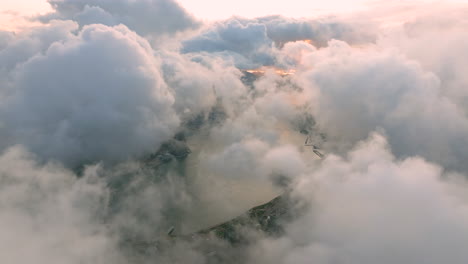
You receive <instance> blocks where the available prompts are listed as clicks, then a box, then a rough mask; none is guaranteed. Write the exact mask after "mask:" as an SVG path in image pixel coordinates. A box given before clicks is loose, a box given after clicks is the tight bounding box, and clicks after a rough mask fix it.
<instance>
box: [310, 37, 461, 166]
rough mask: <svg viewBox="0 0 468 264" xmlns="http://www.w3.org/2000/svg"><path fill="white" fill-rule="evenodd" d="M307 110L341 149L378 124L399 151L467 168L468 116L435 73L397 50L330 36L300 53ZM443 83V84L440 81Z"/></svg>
mask: <svg viewBox="0 0 468 264" xmlns="http://www.w3.org/2000/svg"><path fill="white" fill-rule="evenodd" d="M305 60H306V61H307V62H306V64H308V65H307V67H310V68H311V70H309V71H307V72H306V73H304V75H303V76H302V77H301V78H304V82H305V85H307V86H308V87H309V88H310V89H311V93H312V94H313V96H312V97H313V98H312V109H313V110H312V111H313V113H314V116H315V118H316V121H317V125H318V127H320V128H321V129H323V131H324V132H325V133H326V134H327V135H328V136H329V140H330V141H331V142H330V144H332V145H335V146H336V147H337V148H342V149H343V148H344V149H346V147H347V146H352V145H353V144H354V143H356V142H357V141H359V140H363V139H365V138H366V137H367V136H368V134H369V133H370V132H372V131H374V130H376V129H384V130H385V132H386V134H387V135H388V138H389V141H390V145H391V146H392V149H393V151H394V152H395V154H397V155H399V156H412V155H421V156H423V157H426V158H428V159H429V160H431V161H435V162H437V163H439V164H442V165H444V167H446V168H451V169H460V170H463V171H468V168H467V167H466V164H465V162H464V161H465V160H466V159H467V158H468V156H467V155H468V153H467V152H466V151H465V149H466V147H467V146H468V138H467V137H466V135H467V132H468V119H467V118H466V116H465V114H464V112H463V110H462V109H460V108H459V107H458V106H457V105H456V104H455V103H454V102H453V101H451V100H450V99H449V98H447V97H444V96H443V95H442V91H441V90H443V89H444V88H445V87H443V86H442V87H441V82H440V79H439V78H438V76H437V75H434V74H433V73H431V72H425V71H424V70H423V69H422V68H421V66H420V65H419V64H418V63H417V62H415V61H411V60H408V59H406V58H405V57H404V56H403V55H400V54H398V53H397V52H392V51H386V50H381V49H378V48H377V47H368V48H367V49H365V50H361V49H355V48H351V47H350V46H349V45H348V44H346V43H344V42H338V41H334V42H332V43H330V45H329V47H328V48H326V49H322V50H319V51H318V52H315V53H311V54H310V56H309V57H307V58H306V59H305ZM442 85H443V84H442Z"/></svg>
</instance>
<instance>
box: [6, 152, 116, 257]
mask: <svg viewBox="0 0 468 264" xmlns="http://www.w3.org/2000/svg"><path fill="white" fill-rule="evenodd" d="M0 167H1V168H0V175H1V176H0V180H1V182H2V184H1V186H0V191H1V194H0V197H1V202H0V209H1V210H0V211H1V212H0V246H1V247H2V249H3V250H1V252H0V259H2V261H4V262H8V263H31V262H34V263H40V264H43V263H44V264H45V263H57V264H58V263H64V262H66V263H122V262H120V256H119V253H118V251H116V247H115V243H116V241H115V239H114V238H113V237H112V236H111V235H110V234H109V233H108V232H107V230H106V228H105V227H104V226H103V225H102V224H100V222H99V218H100V217H99V216H100V215H101V214H102V213H103V211H102V209H103V208H105V207H106V201H107V199H108V193H107V192H106V191H105V186H104V185H103V183H102V182H101V181H100V179H99V177H98V175H97V174H96V171H97V168H96V167H89V168H88V169H87V170H86V171H85V172H84V175H83V177H82V178H80V179H77V178H76V176H75V175H74V174H73V173H71V172H70V171H68V170H67V169H65V168H63V167H62V166H60V165H57V164H53V163H47V164H45V165H39V164H38V163H37V162H36V161H35V158H34V156H33V155H31V154H29V153H27V152H26V151H25V150H24V149H23V148H21V147H19V146H16V147H13V148H10V149H8V150H7V151H6V152H4V153H2V155H1V156H0Z"/></svg>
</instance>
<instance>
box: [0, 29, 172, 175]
mask: <svg viewBox="0 0 468 264" xmlns="http://www.w3.org/2000/svg"><path fill="white" fill-rule="evenodd" d="M152 53H153V50H152V49H151V47H150V46H149V44H148V42H147V41H146V40H144V39H143V38H141V37H139V36H138V35H136V34H135V33H133V32H131V31H129V30H128V29H127V28H126V27H125V26H117V27H113V28H111V27H107V26H103V25H92V26H87V27H85V28H83V30H82V31H80V32H79V33H78V35H69V38H68V39H66V40H64V41H62V42H55V43H53V44H51V46H50V47H49V48H48V49H47V51H46V52H45V53H44V54H38V55H37V56H34V57H32V58H30V59H29V60H28V61H27V62H25V63H24V64H22V65H21V66H20V67H18V68H17V69H16V70H15V72H14V73H13V74H14V76H15V77H14V87H15V90H14V91H13V94H11V95H10V96H8V98H7V99H5V102H4V103H3V107H2V111H1V115H2V120H3V122H2V123H3V124H2V125H3V128H4V133H5V134H6V138H5V139H4V140H3V142H2V145H3V146H8V145H11V144H23V145H24V146H26V147H27V148H28V149H30V150H31V151H33V152H34V153H37V154H39V156H40V157H41V158H44V159H57V160H59V161H62V162H64V163H65V164H67V165H70V166H76V165H80V164H82V163H84V162H93V161H99V160H107V161H118V160H122V159H126V158H129V157H135V156H139V155H142V154H145V153H149V152H152V151H155V150H156V149H157V147H158V145H159V144H160V143H162V142H163V141H165V140H166V139H168V138H170V137H171V136H172V134H173V133H174V130H175V128H176V127H177V126H178V117H177V115H176V114H175V112H174V111H173V109H172V105H173V103H174V98H173V96H172V94H171V93H170V91H169V90H168V88H167V86H166V84H165V82H164V80H163V79H162V77H161V75H160V72H159V65H160V64H159V62H158V61H157V60H156V59H155V58H154V56H153V55H152Z"/></svg>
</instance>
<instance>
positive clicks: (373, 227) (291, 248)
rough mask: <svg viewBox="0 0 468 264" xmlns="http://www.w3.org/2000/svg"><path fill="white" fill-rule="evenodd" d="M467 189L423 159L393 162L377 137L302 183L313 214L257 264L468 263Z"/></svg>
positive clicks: (268, 247)
mask: <svg viewBox="0 0 468 264" xmlns="http://www.w3.org/2000/svg"><path fill="white" fill-rule="evenodd" d="M466 184H467V183H466V180H465V179H462V178H460V177H459V175H458V176H457V175H447V174H443V173H442V169H441V168H440V167H439V166H437V165H434V164H431V163H428V162H427V161H425V160H423V159H421V158H419V157H412V158H408V159H404V160H398V159H395V157H394V156H393V155H392V154H391V153H390V149H389V147H388V144H387V142H386V140H385V138H384V137H383V136H381V135H379V134H373V135H372V136H371V137H370V139H368V140H367V141H365V142H362V143H360V144H359V145H358V146H357V147H356V148H355V149H353V150H352V151H351V152H349V153H348V154H347V155H346V156H345V157H338V156H329V157H328V158H327V159H326V160H324V162H323V163H322V164H321V165H320V166H319V167H318V168H316V169H315V170H314V171H313V172H311V173H310V174H308V175H306V176H304V177H303V178H301V180H300V181H299V183H298V185H297V193H296V194H297V195H299V196H301V197H303V198H304V200H305V201H308V202H310V206H311V210H310V211H309V212H308V213H307V214H306V215H304V216H303V217H301V218H299V219H298V220H297V221H295V222H294V223H292V224H291V225H290V226H289V228H288V232H287V235H285V236H284V237H283V238H280V239H278V240H265V241H263V242H262V243H260V244H259V245H258V247H256V248H254V249H253V250H252V263H310V261H311V260H313V261H314V263H319V264H325V263H338V264H340V263H351V264H357V263H363V264H367V263H376V262H378V263H384V264H387V263H388V264H390V263H441V262H450V263H464V262H465V261H466V259H467V258H468V255H467V253H466V250H465V249H464V244H466V243H467V240H468V225H467V224H466V223H467V217H468V203H467V202H468V200H467V198H468V197H467V195H466V188H467V185H466Z"/></svg>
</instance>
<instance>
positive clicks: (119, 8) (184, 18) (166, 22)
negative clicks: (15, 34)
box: [40, 0, 199, 36]
mask: <svg viewBox="0 0 468 264" xmlns="http://www.w3.org/2000/svg"><path fill="white" fill-rule="evenodd" d="M49 3H50V4H51V6H52V8H53V9H55V12H53V13H50V14H47V15H45V16H42V17H40V19H41V20H42V21H49V20H50V19H70V20H75V21H77V22H78V23H79V24H80V25H81V26H84V25H89V24H105V25H108V26H115V25H117V24H125V25H126V26H127V27H129V28H130V29H132V30H134V31H136V32H137V33H138V34H140V35H156V36H157V35H158V34H166V33H168V34H173V33H175V32H178V31H183V30H187V29H194V28H196V27H197V26H198V24H199V22H197V21H196V20H195V19H194V18H193V17H192V16H191V15H189V14H188V13H187V12H186V11H185V10H184V9H183V8H182V7H181V6H179V4H178V3H177V2H175V1H173V0H143V1H129V0H118V1H112V2H110V1H106V0H79V1H76V0H72V1H70V0H49Z"/></svg>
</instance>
